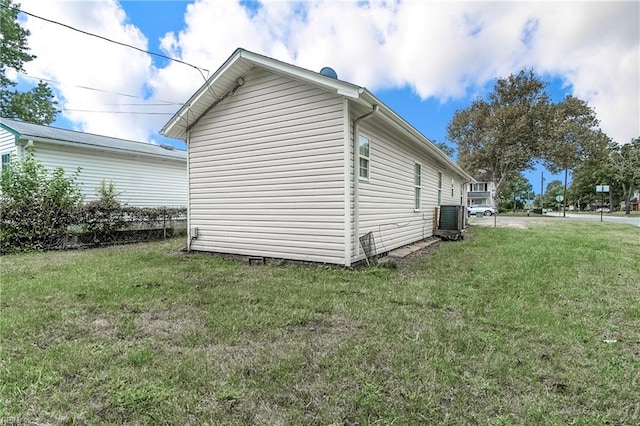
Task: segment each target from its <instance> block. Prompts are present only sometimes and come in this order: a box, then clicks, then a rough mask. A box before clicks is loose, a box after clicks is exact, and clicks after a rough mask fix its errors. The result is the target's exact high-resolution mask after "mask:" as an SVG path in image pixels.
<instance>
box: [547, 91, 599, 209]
mask: <svg viewBox="0 0 640 426" xmlns="http://www.w3.org/2000/svg"><path fill="white" fill-rule="evenodd" d="M550 111H551V114H550V115H549V121H548V123H547V125H548V126H549V128H548V134H549V139H548V140H547V145H546V147H545V150H544V152H543V153H542V159H543V162H544V164H545V165H546V166H547V168H548V169H549V171H551V173H554V174H556V173H560V172H562V171H564V190H563V193H565V194H566V192H567V177H568V172H569V170H574V169H575V168H576V167H577V166H578V165H579V164H581V163H582V162H583V161H584V160H585V159H586V158H587V157H588V156H589V154H590V152H591V151H592V150H593V149H594V146H595V145H597V144H598V142H599V141H601V140H602V133H601V132H600V129H599V128H598V119H597V118H596V114H595V112H594V111H593V109H592V108H591V107H589V105H588V104H587V103H586V102H585V101H583V100H581V99H578V98H575V97H573V96H567V97H566V98H565V99H564V100H563V101H562V102H559V103H557V104H554V105H552V106H551V108H550ZM562 205H563V208H564V207H566V197H565V199H564V201H563V203H562Z"/></svg>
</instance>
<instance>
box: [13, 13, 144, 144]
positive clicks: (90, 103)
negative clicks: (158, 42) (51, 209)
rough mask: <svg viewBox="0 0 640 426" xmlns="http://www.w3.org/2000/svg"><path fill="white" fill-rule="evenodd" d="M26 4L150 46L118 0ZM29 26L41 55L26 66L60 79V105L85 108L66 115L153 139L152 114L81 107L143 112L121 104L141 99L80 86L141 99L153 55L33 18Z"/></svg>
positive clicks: (118, 133) (92, 126)
mask: <svg viewBox="0 0 640 426" xmlns="http://www.w3.org/2000/svg"><path fill="white" fill-rule="evenodd" d="M21 3H22V4H21V8H22V9H23V10H26V11H29V12H31V13H34V14H36V15H38V16H43V17H46V18H47V19H50V20H54V21H58V22H62V23H64V24H67V25H70V26H72V27H75V28H78V29H81V30H84V31H88V32H91V33H94V34H99V35H103V36H105V37H108V38H111V39H114V40H117V41H120V42H123V43H127V44H131V45H134V46H136V47H139V48H141V49H146V48H147V40H146V38H145V36H144V35H143V34H142V33H141V32H140V31H139V30H138V29H137V28H136V27H135V26H133V25H131V24H127V22H126V15H125V13H124V11H123V10H122V8H121V7H120V6H119V4H118V3H116V2H115V1H109V0H105V1H93V2H90V3H83V2H57V1H50V2H47V3H43V2H42V1H38V0H23V1H22V2H21ZM24 26H25V27H26V28H27V29H29V31H30V32H31V35H30V37H29V39H28V42H29V47H30V49H31V52H33V53H34V54H35V55H37V58H36V59H35V60H33V61H31V62H29V63H27V64H26V66H25V69H26V71H27V73H28V74H29V75H32V76H37V77H44V78H47V79H51V80H55V81H57V82H59V83H54V84H53V86H54V87H55V88H56V90H57V92H58V93H59V94H60V97H59V102H60V106H62V107H63V108H65V109H68V110H80V111H68V110H65V111H63V115H64V116H65V117H66V118H68V119H69V120H71V121H72V122H74V123H75V124H76V127H77V129H81V130H84V131H87V132H91V133H98V134H107V135H110V136H114V137H121V138H127V139H135V140H149V136H150V132H149V130H150V129H149V128H147V127H146V126H145V121H147V120H148V117H147V116H143V115H132V114H105V113H95V112H83V111H82V110H92V111H106V110H109V111H120V112H126V111H133V110H135V109H136V108H137V109H138V110H139V109H141V107H139V106H130V105H118V104H123V103H140V102H142V100H140V99H135V98H127V97H122V96H118V95H114V94H112V93H105V92H98V91H90V90H86V89H81V88H79V87H77V86H85V87H92V88H99V89H102V90H105V91H108V92H116V93H127V94H132V95H135V96H140V97H142V96H143V94H144V86H145V83H146V81H147V80H148V78H149V76H150V75H151V73H152V68H151V59H150V58H149V56H148V55H146V54H144V53H141V52H137V51H135V50H133V49H128V48H126V47H122V46H118V45H116V44H112V43H109V42H107V41H104V40H100V39H97V38H94V37H89V36H86V35H82V34H80V33H78V32H75V31H72V30H70V29H68V28H64V27H62V26H59V25H55V24H52V23H49V22H45V21H43V20H40V19H37V18H34V17H27V19H26V21H25V22H24ZM114 104H115V105H114Z"/></svg>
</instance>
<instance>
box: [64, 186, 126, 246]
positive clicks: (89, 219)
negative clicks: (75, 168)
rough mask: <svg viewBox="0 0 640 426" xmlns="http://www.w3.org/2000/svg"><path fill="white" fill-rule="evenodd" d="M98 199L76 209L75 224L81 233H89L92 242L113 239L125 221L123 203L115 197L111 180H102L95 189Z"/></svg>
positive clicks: (115, 193) (116, 195)
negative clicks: (107, 181)
mask: <svg viewBox="0 0 640 426" xmlns="http://www.w3.org/2000/svg"><path fill="white" fill-rule="evenodd" d="M97 194H98V195H99V196H100V198H99V199H97V200H94V201H90V202H88V203H86V204H83V205H82V206H79V207H78V209H77V217H76V221H77V224H78V225H79V226H80V227H81V229H82V232H83V233H88V234H91V236H92V238H93V242H94V243H96V244H97V243H104V242H111V241H114V240H115V238H116V232H117V231H118V230H119V229H122V228H123V227H124V226H125V224H126V223H127V222H126V220H125V211H124V205H123V204H122V203H121V202H120V201H119V200H118V199H117V197H118V195H119V194H118V193H117V192H116V188H115V185H114V183H113V182H109V184H107V183H106V182H105V181H104V180H103V181H102V183H101V185H100V188H98V190H97Z"/></svg>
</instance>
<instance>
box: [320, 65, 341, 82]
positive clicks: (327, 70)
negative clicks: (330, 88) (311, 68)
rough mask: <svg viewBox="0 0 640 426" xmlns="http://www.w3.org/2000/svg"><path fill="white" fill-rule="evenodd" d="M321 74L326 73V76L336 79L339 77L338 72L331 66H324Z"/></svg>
mask: <svg viewBox="0 0 640 426" xmlns="http://www.w3.org/2000/svg"><path fill="white" fill-rule="evenodd" d="M320 74H322V75H324V76H325V77H329V78H333V79H334V80H337V79H338V74H337V73H336V72H335V71H334V70H333V68H330V67H324V68H322V69H321V70H320Z"/></svg>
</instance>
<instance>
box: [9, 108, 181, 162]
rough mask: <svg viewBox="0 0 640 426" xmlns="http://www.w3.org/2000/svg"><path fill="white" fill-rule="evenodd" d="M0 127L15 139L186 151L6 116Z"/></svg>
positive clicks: (161, 152) (145, 151)
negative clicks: (26, 121)
mask: <svg viewBox="0 0 640 426" xmlns="http://www.w3.org/2000/svg"><path fill="white" fill-rule="evenodd" d="M0 128H3V129H5V130H8V131H9V132H11V133H13V134H14V136H16V138H17V139H23V140H24V139H36V140H39V141H44V142H54V143H55V142H58V143H59V142H62V143H71V144H78V145H81V146H83V145H84V146H87V147H91V148H102V149H107V150H115V151H125V152H130V153H136V154H142V155H151V156H156V157H158V156H159V157H168V158H174V159H184V160H186V158H187V153H186V152H185V151H181V150H175V149H173V150H170V149H166V148H163V147H162V146H160V145H154V144H150V143H146V142H136V141H131V140H126V139H119V138H112V137H109V136H101V135H95V134H92V133H85V132H78V131H75V130H66V129H60V128H58V127H51V126H43V125H40V124H33V123H25V122H24V121H17V120H11V119H8V118H0ZM17 139H16V140H17Z"/></svg>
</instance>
